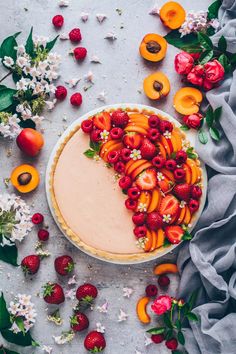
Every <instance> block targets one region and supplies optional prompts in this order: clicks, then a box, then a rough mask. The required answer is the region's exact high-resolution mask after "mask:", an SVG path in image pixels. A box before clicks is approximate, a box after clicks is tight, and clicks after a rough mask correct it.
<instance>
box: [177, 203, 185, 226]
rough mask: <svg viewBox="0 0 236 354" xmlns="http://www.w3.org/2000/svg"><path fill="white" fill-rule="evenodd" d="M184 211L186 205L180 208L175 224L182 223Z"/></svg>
mask: <svg viewBox="0 0 236 354" xmlns="http://www.w3.org/2000/svg"><path fill="white" fill-rule="evenodd" d="M185 213H186V207H184V208H181V211H180V214H179V218H178V220H177V225H181V224H183V221H184V216H185Z"/></svg>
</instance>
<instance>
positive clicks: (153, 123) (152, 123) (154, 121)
mask: <svg viewBox="0 0 236 354" xmlns="http://www.w3.org/2000/svg"><path fill="white" fill-rule="evenodd" d="M148 124H149V127H150V128H157V127H159V124H160V118H159V117H158V116H156V115H155V114H152V115H151V116H150V117H149V119H148Z"/></svg>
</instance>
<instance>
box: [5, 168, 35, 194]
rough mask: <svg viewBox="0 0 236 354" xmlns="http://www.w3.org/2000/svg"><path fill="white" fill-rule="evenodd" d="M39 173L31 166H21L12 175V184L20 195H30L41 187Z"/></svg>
mask: <svg viewBox="0 0 236 354" xmlns="http://www.w3.org/2000/svg"><path fill="white" fill-rule="evenodd" d="M39 181H40V178H39V173H38V171H37V170H36V168H35V167H33V166H31V165H27V164H24V165H20V166H18V167H16V168H15V169H14V170H13V171H12V173H11V183H12V185H13V186H14V187H15V188H16V189H17V190H18V191H19V192H20V193H29V192H32V191H33V190H34V189H36V188H37V187H38V185H39Z"/></svg>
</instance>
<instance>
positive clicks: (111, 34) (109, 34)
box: [104, 32, 117, 41]
mask: <svg viewBox="0 0 236 354" xmlns="http://www.w3.org/2000/svg"><path fill="white" fill-rule="evenodd" d="M104 38H105V39H108V40H110V41H114V40H116V39H117V37H116V35H115V33H114V32H108V33H107V34H106V36H105V37H104Z"/></svg>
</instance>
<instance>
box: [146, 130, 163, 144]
mask: <svg viewBox="0 0 236 354" xmlns="http://www.w3.org/2000/svg"><path fill="white" fill-rule="evenodd" d="M160 135H161V134H160V132H159V130H158V129H155V128H150V129H148V133H147V137H148V138H149V139H150V140H151V141H152V142H155V141H157V140H158V139H159V138H160Z"/></svg>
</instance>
